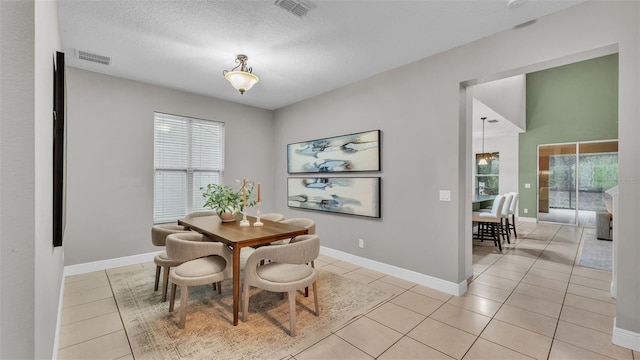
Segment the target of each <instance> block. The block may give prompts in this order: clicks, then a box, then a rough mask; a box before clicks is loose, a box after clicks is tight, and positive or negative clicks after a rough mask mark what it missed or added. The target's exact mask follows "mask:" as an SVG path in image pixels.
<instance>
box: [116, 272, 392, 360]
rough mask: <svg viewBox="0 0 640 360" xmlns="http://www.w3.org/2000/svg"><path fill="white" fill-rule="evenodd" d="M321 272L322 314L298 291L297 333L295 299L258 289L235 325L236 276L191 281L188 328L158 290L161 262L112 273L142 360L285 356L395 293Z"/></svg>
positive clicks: (135, 353)
mask: <svg viewBox="0 0 640 360" xmlns="http://www.w3.org/2000/svg"><path fill="white" fill-rule="evenodd" d="M318 271H319V279H318V297H319V300H320V316H319V317H316V316H315V315H314V310H313V309H314V304H313V294H310V295H309V297H308V298H305V297H304V295H303V294H302V293H301V292H300V293H299V294H298V295H297V296H296V300H297V305H296V332H297V335H296V336H295V337H291V336H289V332H288V329H289V317H288V305H287V304H288V302H287V299H286V296H285V297H284V298H283V297H282V295H281V294H279V293H272V292H267V291H263V290H260V289H252V290H251V297H250V300H249V318H248V320H247V321H246V322H244V321H242V317H241V318H240V320H239V322H238V326H233V313H232V307H233V295H232V294H233V292H232V284H231V281H230V280H226V281H225V282H223V284H222V294H218V293H217V291H214V290H213V289H212V286H211V285H209V286H200V287H191V288H189V305H188V307H187V321H186V326H185V329H182V330H181V329H178V327H177V325H176V324H177V322H178V315H177V310H178V307H179V306H180V305H179V298H180V296H179V291H180V290H178V294H177V296H176V297H177V299H176V309H175V310H174V312H173V313H169V312H168V310H169V301H168V299H167V301H166V302H162V301H161V296H162V295H161V291H160V290H158V291H153V281H154V276H155V274H154V269H149V268H145V269H140V270H134V269H132V270H131V271H124V272H115V271H114V272H111V273H110V272H107V275H108V277H109V281H110V282H111V287H112V288H113V293H114V295H115V299H116V303H117V305H118V309H119V311H120V314H121V316H122V321H123V323H124V327H125V330H126V333H127V337H128V338H129V342H130V344H131V348H132V351H133V356H134V358H135V359H281V358H284V357H288V356H289V355H292V354H295V353H297V352H300V351H302V350H304V349H305V348H307V347H308V346H311V345H312V344H314V343H315V342H317V341H319V340H321V339H322V338H324V337H326V336H327V335H329V334H331V332H333V331H336V330H338V329H339V328H341V327H343V326H344V325H345V324H347V323H349V322H351V321H353V320H354V319H356V318H358V317H360V316H361V315H363V314H364V313H366V312H367V311H369V310H371V309H373V308H375V307H376V306H378V305H379V304H382V303H383V302H384V301H385V300H387V299H388V298H390V296H391V295H390V294H387V293H385V292H383V291H381V290H378V289H375V288H373V287H371V286H368V285H366V284H362V283H359V282H356V281H353V280H351V279H348V278H345V277H343V276H340V275H337V274H334V273H331V272H329V271H323V270H321V269H319V270H318Z"/></svg>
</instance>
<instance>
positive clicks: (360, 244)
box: [358, 239, 364, 248]
mask: <svg viewBox="0 0 640 360" xmlns="http://www.w3.org/2000/svg"><path fill="white" fill-rule="evenodd" d="M358 246H360V247H361V248H364V240H362V239H359V240H358Z"/></svg>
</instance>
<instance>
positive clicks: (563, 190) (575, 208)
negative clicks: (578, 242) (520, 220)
mask: <svg viewBox="0 0 640 360" xmlns="http://www.w3.org/2000/svg"><path fill="white" fill-rule="evenodd" d="M616 185H618V141H617V140H606V141H592V142H576V143H566V144H545V145H539V146H538V214H537V217H538V221H540V222H549V223H558V224H567V225H580V226H587V227H595V226H596V222H597V220H596V214H597V213H598V212H599V211H600V212H602V211H607V202H608V201H610V199H609V195H607V194H606V193H605V191H606V190H608V189H610V188H613V187H614V186H616Z"/></svg>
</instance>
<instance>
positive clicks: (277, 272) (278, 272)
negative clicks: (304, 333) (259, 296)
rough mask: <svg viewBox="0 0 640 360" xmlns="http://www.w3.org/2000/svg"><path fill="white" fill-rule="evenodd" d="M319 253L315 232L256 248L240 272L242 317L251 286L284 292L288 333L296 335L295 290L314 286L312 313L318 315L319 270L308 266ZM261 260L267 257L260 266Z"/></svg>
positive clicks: (245, 319) (246, 313)
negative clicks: (265, 262) (287, 300)
mask: <svg viewBox="0 0 640 360" xmlns="http://www.w3.org/2000/svg"><path fill="white" fill-rule="evenodd" d="M319 254H320V238H319V237H318V235H301V236H297V237H296V238H295V240H293V241H291V242H290V243H288V244H283V245H278V246H263V247H260V248H258V249H256V250H255V251H254V252H253V253H252V254H251V255H249V258H248V259H247V264H246V267H245V269H244V271H243V272H242V316H243V320H244V321H247V320H248V315H249V314H248V313H249V297H250V294H249V289H250V288H251V286H254V287H257V288H261V289H264V290H267V291H273V292H283V293H284V292H286V293H287V294H288V298H289V334H290V335H291V336H295V335H296V297H295V296H296V293H297V290H298V289H302V288H305V287H308V286H312V288H313V299H314V303H315V315H316V316H319V315H320V306H319V303H318V289H317V286H316V283H317V281H316V280H317V278H318V273H317V271H316V270H315V269H314V268H313V267H312V266H310V265H309V263H311V262H312V261H313V260H315V259H316V258H317V257H318V255H319ZM262 260H270V261H271V262H269V263H268V264H265V265H260V262H261V261H262Z"/></svg>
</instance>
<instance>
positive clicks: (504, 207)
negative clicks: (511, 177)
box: [501, 193, 513, 218]
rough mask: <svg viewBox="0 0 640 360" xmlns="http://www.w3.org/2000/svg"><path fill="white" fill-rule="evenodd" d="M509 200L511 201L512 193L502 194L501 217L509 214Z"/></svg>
mask: <svg viewBox="0 0 640 360" xmlns="http://www.w3.org/2000/svg"><path fill="white" fill-rule="evenodd" d="M511 201H513V194H511V193H508V194H504V204H503V205H502V212H501V214H502V217H503V218H505V217H507V216H509V209H511Z"/></svg>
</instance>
